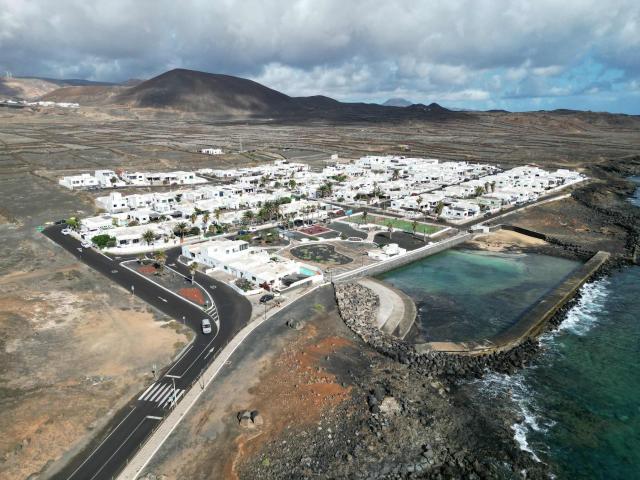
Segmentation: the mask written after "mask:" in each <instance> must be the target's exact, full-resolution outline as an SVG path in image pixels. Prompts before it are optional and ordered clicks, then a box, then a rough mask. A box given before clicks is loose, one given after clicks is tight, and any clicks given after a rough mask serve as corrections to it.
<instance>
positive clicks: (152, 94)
mask: <svg viewBox="0 0 640 480" xmlns="http://www.w3.org/2000/svg"><path fill="white" fill-rule="evenodd" d="M43 99H44V100H53V101H58V102H63V101H67V102H77V103H80V105H88V106H125V107H130V108H143V109H148V110H151V111H154V110H155V111H158V112H162V111H164V112H172V111H174V112H179V113H181V114H197V115H198V116H203V115H204V116H211V117H217V118H243V117H244V118H246V117H255V118H277V119H299V120H335V121H352V120H374V121H375V120H380V121H385V120H404V119H413V118H438V119H440V118H445V117H447V116H448V115H451V116H459V115H461V114H459V113H457V112H451V111H449V110H447V109H445V108H443V107H440V106H439V105H437V104H431V105H429V106H425V105H412V106H410V107H407V108H398V107H388V106H383V105H378V104H373V103H343V102H339V101H337V100H334V99H333V98H329V97H326V96H323V95H315V96H310V97H290V96H288V95H285V94H284V93H281V92H278V91H276V90H273V89H271V88H268V87H265V86H264V85H261V84H259V83H257V82H254V81H252V80H248V79H245V78H239V77H234V76H231V75H221V74H215V73H205V72H197V71H193V70H185V69H175V70H170V71H168V72H165V73H163V74H161V75H158V76H157V77H154V78H151V79H149V80H146V81H143V82H140V83H138V84H136V85H133V86H125V85H117V86H100V87H97V86H86V87H66V88H61V89H58V90H55V91H53V92H51V93H48V94H47V95H45V96H44V97H43Z"/></svg>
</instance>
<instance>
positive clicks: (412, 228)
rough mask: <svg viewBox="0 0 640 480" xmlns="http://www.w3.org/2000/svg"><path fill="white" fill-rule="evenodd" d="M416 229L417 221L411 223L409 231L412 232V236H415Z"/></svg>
mask: <svg viewBox="0 0 640 480" xmlns="http://www.w3.org/2000/svg"><path fill="white" fill-rule="evenodd" d="M417 229H418V221H417V220H414V221H413V222H411V231H412V232H413V235H414V236H415V234H416V230H417Z"/></svg>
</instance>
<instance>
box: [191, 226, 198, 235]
mask: <svg viewBox="0 0 640 480" xmlns="http://www.w3.org/2000/svg"><path fill="white" fill-rule="evenodd" d="M189 235H200V229H199V228H198V227H192V228H191V230H189Z"/></svg>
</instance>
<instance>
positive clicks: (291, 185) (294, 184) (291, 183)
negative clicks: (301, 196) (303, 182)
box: [289, 178, 298, 190]
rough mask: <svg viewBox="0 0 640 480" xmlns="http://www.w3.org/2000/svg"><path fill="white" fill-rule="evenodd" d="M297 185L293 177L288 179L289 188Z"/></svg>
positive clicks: (292, 188)
mask: <svg viewBox="0 0 640 480" xmlns="http://www.w3.org/2000/svg"><path fill="white" fill-rule="evenodd" d="M297 185H298V184H297V182H296V181H295V180H294V179H293V178H292V179H291V180H289V189H291V190H294V189H295V188H296V186H297Z"/></svg>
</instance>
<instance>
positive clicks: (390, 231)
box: [387, 220, 393, 240]
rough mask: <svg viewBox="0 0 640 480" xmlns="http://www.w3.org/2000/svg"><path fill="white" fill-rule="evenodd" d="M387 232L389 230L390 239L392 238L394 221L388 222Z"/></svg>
mask: <svg viewBox="0 0 640 480" xmlns="http://www.w3.org/2000/svg"><path fill="white" fill-rule="evenodd" d="M387 232H389V240H391V236H392V235H393V222H392V221H391V220H389V221H388V222H387Z"/></svg>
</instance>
